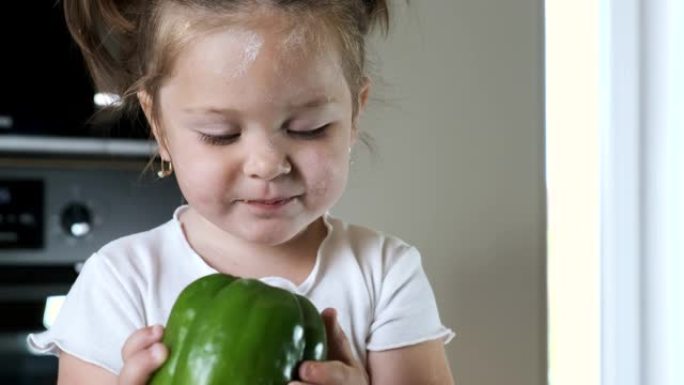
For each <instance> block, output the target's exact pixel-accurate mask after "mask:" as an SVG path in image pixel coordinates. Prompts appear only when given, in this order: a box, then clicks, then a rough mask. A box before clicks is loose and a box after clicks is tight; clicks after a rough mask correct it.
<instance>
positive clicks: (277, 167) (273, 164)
mask: <svg viewBox="0 0 684 385" xmlns="http://www.w3.org/2000/svg"><path fill="white" fill-rule="evenodd" d="M291 171H292V164H291V163H290V161H289V159H288V157H287V155H286V152H285V151H284V150H283V149H281V148H279V146H278V145H277V144H275V143H273V142H272V141H271V140H268V139H264V140H260V141H258V142H257V141H253V142H252V143H250V147H249V148H248V149H247V158H246V160H245V163H244V167H243V172H244V173H245V175H247V176H249V177H250V178H259V179H263V180H273V179H275V178H277V177H279V176H281V175H285V174H289V173H290V172H291Z"/></svg>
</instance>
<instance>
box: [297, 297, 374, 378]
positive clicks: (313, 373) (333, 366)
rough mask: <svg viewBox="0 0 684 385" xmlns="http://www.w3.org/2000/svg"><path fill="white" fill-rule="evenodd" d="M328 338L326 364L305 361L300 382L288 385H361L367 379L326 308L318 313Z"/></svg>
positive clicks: (334, 319) (335, 320) (300, 369)
mask: <svg viewBox="0 0 684 385" xmlns="http://www.w3.org/2000/svg"><path fill="white" fill-rule="evenodd" d="M321 315H322V317H323V322H324V323H325V330H326V334H327V337H328V361H324V362H318V361H306V362H304V363H303V364H302V365H301V366H300V367H299V377H300V378H301V379H302V382H291V383H290V384H289V385H349V384H353V385H363V384H367V383H368V377H367V375H366V370H365V369H364V367H363V365H361V363H360V362H358V361H357V360H356V358H355V357H354V353H353V352H352V349H351V344H350V343H349V340H348V339H347V336H345V335H344V331H342V328H341V327H340V325H339V323H338V322H337V312H336V311H335V309H333V308H328V309H325V310H323V312H322V314H321Z"/></svg>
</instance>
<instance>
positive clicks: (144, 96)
mask: <svg viewBox="0 0 684 385" xmlns="http://www.w3.org/2000/svg"><path fill="white" fill-rule="evenodd" d="M137 96H138V102H139V103H140V108H142V110H143V113H144V114H145V119H147V123H148V124H149V125H150V128H151V129H152V135H154V140H155V141H156V142H157V146H158V147H159V156H161V158H162V159H164V160H166V161H169V160H170V159H171V157H170V156H169V149H168V146H167V144H166V137H165V136H164V135H163V133H162V132H161V129H160V128H159V125H158V124H157V120H156V119H155V118H154V114H153V113H152V111H153V108H152V97H151V96H150V94H148V93H147V91H144V90H140V91H138V93H137Z"/></svg>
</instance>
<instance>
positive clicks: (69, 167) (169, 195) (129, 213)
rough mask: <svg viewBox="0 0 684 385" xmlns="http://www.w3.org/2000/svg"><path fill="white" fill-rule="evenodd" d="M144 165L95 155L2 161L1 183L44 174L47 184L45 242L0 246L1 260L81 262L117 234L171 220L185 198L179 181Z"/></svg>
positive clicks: (41, 177) (14, 262)
mask: <svg viewBox="0 0 684 385" xmlns="http://www.w3.org/2000/svg"><path fill="white" fill-rule="evenodd" d="M143 167H144V163H139V162H135V163H133V164H124V163H121V162H115V161H114V162H104V161H92V160H91V161H88V160H82V161H74V162H64V161H62V160H53V161H51V160H43V161H41V162H35V161H33V162H22V161H20V160H17V161H16V163H13V162H11V161H9V162H8V161H4V163H0V185H1V184H2V181H8V180H40V181H43V186H44V187H43V189H44V216H43V218H44V225H43V229H42V231H43V232H44V233H43V239H44V245H43V247H42V248H40V249H24V248H14V249H0V266H2V265H17V264H20V265H21V264H50V265H54V264H64V263H77V262H81V261H84V260H85V259H86V258H87V257H88V256H90V255H91V254H92V253H93V252H94V251H96V250H98V249H99V248H100V247H102V246H103V245H105V244H106V243H108V242H110V241H111V240H113V239H115V238H118V237H121V236H123V235H127V234H131V233H134V232H138V231H144V230H147V229H150V228H153V227H155V226H157V225H159V224H161V223H163V222H165V221H167V220H169V219H170V218H171V214H172V212H173V209H174V208H175V207H177V206H178V205H179V204H180V203H182V197H181V194H180V192H179V191H178V189H177V187H176V184H175V181H174V180H173V178H166V179H163V180H159V179H157V178H156V177H152V176H150V175H149V174H150V173H148V175H147V176H143V175H142V174H141V172H142V169H143ZM79 218H80V219H79ZM84 218H85V219H84ZM70 221H71V222H73V221H76V222H77V223H80V222H83V223H82V224H85V225H84V226H80V227H79V226H70V223H71V222H70ZM79 221H80V222H79ZM86 222H87V223H86ZM74 232H75V233H76V234H74Z"/></svg>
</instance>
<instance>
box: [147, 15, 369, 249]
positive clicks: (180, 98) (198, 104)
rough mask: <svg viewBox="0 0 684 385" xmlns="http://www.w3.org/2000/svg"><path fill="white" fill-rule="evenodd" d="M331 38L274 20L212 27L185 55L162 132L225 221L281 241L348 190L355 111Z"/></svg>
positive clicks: (194, 197)
mask: <svg viewBox="0 0 684 385" xmlns="http://www.w3.org/2000/svg"><path fill="white" fill-rule="evenodd" d="M328 47H329V48H326V49H322V50H321V49H319V50H312V49H311V46H310V45H309V43H305V42H303V41H302V40H301V39H298V38H297V36H296V34H285V35H284V34H283V33H282V32H278V30H277V29H276V28H275V27H269V26H266V27H264V28H258V29H254V30H249V29H224V30H219V31H215V32H212V33H209V34H206V35H203V36H201V37H199V38H197V39H196V40H194V41H193V42H192V43H191V44H189V45H188V46H187V47H186V48H185V50H184V51H183V52H182V54H181V55H180V56H179V58H178V60H177V62H176V65H175V67H174V72H173V73H172V74H171V76H170V77H169V79H168V80H167V81H166V82H165V83H164V85H163V86H162V88H161V89H160V92H159V97H160V100H159V102H160V109H161V122H162V124H161V126H162V130H163V134H162V135H156V137H157V139H158V142H159V144H160V152H161V155H162V157H163V158H164V159H170V160H171V161H172V163H173V166H174V172H175V174H176V178H177V180H178V183H179V186H180V189H181V191H182V192H183V194H184V196H185V198H186V200H187V201H188V204H189V205H190V206H191V207H192V208H193V209H194V210H195V211H196V212H197V213H199V214H200V215H201V216H202V217H204V218H205V219H206V220H208V221H209V222H211V223H212V224H213V225H215V226H216V227H218V228H219V229H221V230H223V231H225V232H227V233H229V234H231V235H233V236H236V237H238V238H240V239H243V240H245V241H248V242H255V243H260V244H268V245H278V244H281V243H284V242H287V241H289V240H291V239H292V238H294V237H295V236H296V235H298V234H300V233H301V232H303V231H304V230H305V229H306V228H307V227H308V226H309V225H310V224H311V223H312V222H314V221H315V220H316V219H317V218H319V217H320V216H321V215H322V214H324V213H325V212H326V211H327V210H328V209H329V208H330V207H332V206H333V204H335V202H336V201H337V200H338V199H339V198H340V196H341V195H342V193H343V190H344V187H345V185H346V182H347V174H348V167H349V152H350V148H351V146H352V144H353V142H354V140H355V137H356V130H355V127H354V124H353V120H354V119H355V117H353V116H352V98H351V94H350V90H349V87H348V84H347V82H346V80H345V77H344V73H343V70H342V68H341V66H340V62H341V61H340V59H339V54H338V52H337V49H336V48H335V47H334V46H332V45H329V46H328ZM366 94H367V87H366V88H364V90H363V91H362V93H361V95H360V96H359V100H360V101H361V103H362V104H363V103H365V100H366ZM148 107H149V106H148ZM361 107H362V106H361ZM146 109H147V108H146ZM360 109H361V108H360ZM360 109H359V110H360ZM155 131H158V130H155Z"/></svg>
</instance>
